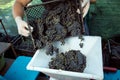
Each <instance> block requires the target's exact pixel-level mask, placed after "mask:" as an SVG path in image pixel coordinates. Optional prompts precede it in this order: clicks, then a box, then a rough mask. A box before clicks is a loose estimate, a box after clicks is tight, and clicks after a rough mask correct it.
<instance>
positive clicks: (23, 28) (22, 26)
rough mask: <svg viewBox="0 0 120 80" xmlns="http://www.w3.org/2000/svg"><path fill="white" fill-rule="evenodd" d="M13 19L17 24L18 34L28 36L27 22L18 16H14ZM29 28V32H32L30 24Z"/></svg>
mask: <svg viewBox="0 0 120 80" xmlns="http://www.w3.org/2000/svg"><path fill="white" fill-rule="evenodd" d="M15 21H16V24H17V28H18V33H19V34H20V35H23V36H26V37H28V36H29V35H30V31H29V27H28V24H27V23H26V22H25V21H23V20H22V18H21V17H19V16H18V17H16V18H15ZM30 30H31V32H33V27H31V26H30Z"/></svg>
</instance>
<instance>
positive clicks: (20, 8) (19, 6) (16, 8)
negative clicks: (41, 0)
mask: <svg viewBox="0 0 120 80" xmlns="http://www.w3.org/2000/svg"><path fill="white" fill-rule="evenodd" d="M31 1H32V0H16V1H15V3H14V5H13V9H12V12H13V17H14V18H16V17H17V16H20V17H22V16H23V14H24V7H25V6H27V4H28V3H30V2H31Z"/></svg>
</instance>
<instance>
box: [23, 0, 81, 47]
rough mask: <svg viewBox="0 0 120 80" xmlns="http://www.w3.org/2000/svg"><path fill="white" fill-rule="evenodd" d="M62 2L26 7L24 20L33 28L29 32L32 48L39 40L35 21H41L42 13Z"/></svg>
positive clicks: (56, 0)
mask: <svg viewBox="0 0 120 80" xmlns="http://www.w3.org/2000/svg"><path fill="white" fill-rule="evenodd" d="M64 1H65V0H50V1H47V2H43V3H42V4H39V5H33V6H28V7H26V8H25V15H26V20H27V22H28V24H29V25H30V26H32V27H33V28H34V31H33V32H31V31H30V32H31V38H32V41H33V45H34V47H36V40H39V39H40V38H39V37H38V36H39V29H38V24H37V23H36V20H38V19H39V20H42V19H43V17H44V16H43V12H44V13H45V11H49V10H50V9H52V8H53V7H54V6H56V5H58V4H59V3H61V2H62V3H64ZM74 7H76V6H74ZM71 11H72V10H71ZM75 13H76V12H75ZM77 16H78V15H77ZM79 18H80V17H77V19H78V20H79ZM79 22H80V21H79ZM81 24H82V23H80V26H81ZM29 30H30V28H29ZM39 43H40V42H39Z"/></svg>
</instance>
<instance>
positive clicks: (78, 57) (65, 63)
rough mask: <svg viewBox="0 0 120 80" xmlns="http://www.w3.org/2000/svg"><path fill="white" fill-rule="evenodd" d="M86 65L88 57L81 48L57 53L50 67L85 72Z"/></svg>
mask: <svg viewBox="0 0 120 80" xmlns="http://www.w3.org/2000/svg"><path fill="white" fill-rule="evenodd" d="M85 67H86V57H85V56H84V55H83V54H82V53H81V52H80V51H79V50H70V51H68V52H65V53H60V54H57V55H56V57H55V58H52V59H51V62H49V68H51V69H61V70H66V71H75V72H83V71H84V69H85Z"/></svg>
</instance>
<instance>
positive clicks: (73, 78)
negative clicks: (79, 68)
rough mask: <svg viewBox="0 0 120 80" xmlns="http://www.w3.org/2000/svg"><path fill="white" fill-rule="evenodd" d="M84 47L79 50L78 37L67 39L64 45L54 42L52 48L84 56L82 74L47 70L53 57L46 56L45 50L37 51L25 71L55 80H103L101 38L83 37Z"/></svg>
mask: <svg viewBox="0 0 120 80" xmlns="http://www.w3.org/2000/svg"><path fill="white" fill-rule="evenodd" d="M84 39H85V40H84V41H83V43H84V46H83V48H80V46H79V43H80V39H78V37H72V38H67V39H66V40H65V45H62V46H61V42H55V43H54V46H56V47H59V51H60V52H65V51H68V50H71V49H72V50H80V51H81V52H82V53H83V54H84V55H85V56H86V68H85V70H84V72H83V73H80V72H72V71H64V70H57V69H49V66H48V63H49V62H50V60H51V58H52V57H54V56H48V55H46V53H45V51H46V50H45V48H44V49H40V50H37V51H36V53H35V55H34V56H33V58H32V60H31V61H30V62H29V64H28V66H27V69H28V70H35V71H40V72H43V73H45V74H46V75H49V76H50V77H53V78H56V79H57V80H88V79H97V80H102V79H103V65H102V49H101V38H100V37H97V36H84Z"/></svg>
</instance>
